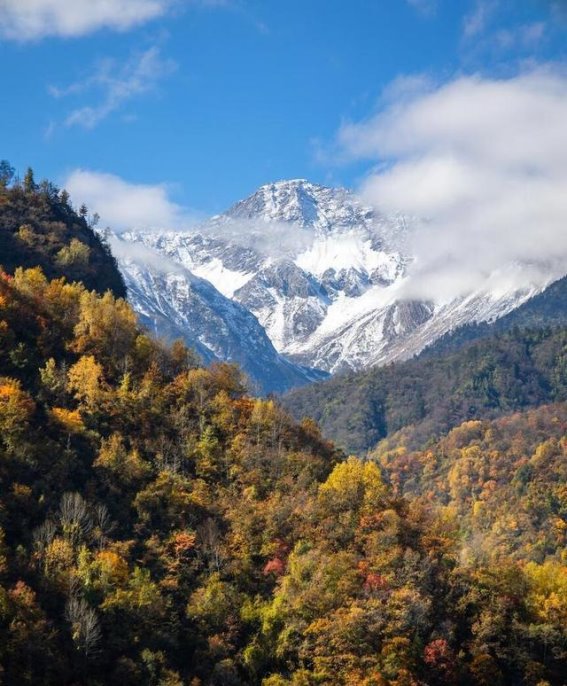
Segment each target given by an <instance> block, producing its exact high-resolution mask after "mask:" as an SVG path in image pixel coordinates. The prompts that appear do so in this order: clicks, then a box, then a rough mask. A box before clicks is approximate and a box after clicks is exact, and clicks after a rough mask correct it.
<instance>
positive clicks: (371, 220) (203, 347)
mask: <svg viewBox="0 0 567 686" xmlns="http://www.w3.org/2000/svg"><path fill="white" fill-rule="evenodd" d="M411 223H412V222H411V220H409V219H407V218H404V217H402V216H399V215H396V216H384V215H382V214H380V213H379V212H378V211H376V210H374V209H372V208H370V207H366V206H364V205H363V204H361V202H360V201H359V200H358V199H357V198H356V197H355V196H354V195H353V194H352V193H350V192H349V191H347V190H345V189H334V188H326V187H324V186H319V185H316V184H312V183H309V182H308V181H305V180H303V179H298V180H292V181H280V182H277V183H272V184H268V185H266V186H262V187H261V188H260V189H258V191H257V192H256V193H254V194H253V195H251V196H250V197H249V198H246V199H245V200H242V201H241V202H239V203H237V204H236V205H234V206H233V207H231V208H230V209H229V210H228V211H227V212H225V213H224V214H221V215H217V216H215V217H212V218H211V219H210V220H208V221H207V222H205V223H203V224H202V225H200V226H199V227H197V228H196V229H195V230H193V231H190V232H172V231H135V230H132V231H128V232H126V233H124V234H122V235H121V237H120V239H121V240H120V250H119V255H118V256H119V264H120V267H121V269H122V271H123V274H124V276H125V278H126V281H127V285H128V288H129V293H130V299H131V301H132V303H133V305H134V307H135V308H136V309H137V311H138V312H139V313H140V314H141V316H142V318H143V319H144V321H146V322H147V323H150V324H151V326H152V327H153V328H155V329H156V330H157V331H158V332H161V333H162V334H164V335H167V336H171V335H173V334H174V333H175V335H182V336H184V337H185V338H186V340H188V341H189V343H192V344H193V345H195V346H196V347H197V349H198V350H199V351H200V352H201V353H202V354H203V356H204V357H205V359H212V358H217V359H231V360H235V361H239V362H241V363H242V364H243V365H244V367H245V368H246V369H247V370H248V371H249V373H250V374H251V376H253V377H254V378H255V379H257V380H259V381H260V385H261V386H262V387H263V389H264V390H281V389H283V388H284V387H289V386H291V385H296V384H298V383H305V382H306V381H309V380H312V379H313V378H314V377H313V373H312V372H309V371H308V368H313V367H315V368H317V369H319V370H322V371H324V372H331V373H333V372H337V371H339V370H343V369H360V368H364V367H368V366H371V365H375V364H384V363H387V362H391V361H394V360H400V359H405V358H407V357H410V356H412V355H414V354H416V353H418V352H420V351H421V350H422V349H423V348H424V347H426V346H427V345H429V344H430V343H432V342H433V341H434V340H436V339H437V338H438V337H439V336H441V335H443V334H444V333H446V332H447V331H450V330H451V329H453V328H455V327H456V326H459V325H461V324H464V323H468V322H478V321H486V320H491V319H496V318H498V317H501V316H503V315H505V314H507V313H508V312H510V311H511V310H513V309H514V308H515V307H517V306H519V305H520V304H521V303H522V302H524V301H525V300H527V299H528V298H530V297H531V296H532V295H535V294H536V293H537V292H539V291H540V290H542V288H543V285H544V284H531V283H530V282H529V280H528V279H527V277H526V279H524V283H522V278H521V275H522V273H523V272H522V267H521V266H519V265H517V266H516V267H515V269H517V270H518V271H519V273H520V278H518V274H517V273H515V274H514V277H515V278H509V279H507V280H506V279H499V281H498V283H497V284H496V283H490V282H487V286H486V287H485V288H484V289H482V290H481V291H478V292H474V293H470V294H467V295H466V296H460V297H458V298H454V299H449V300H447V301H446V302H443V303H434V302H428V301H415V300H413V301H408V300H407V299H404V298H403V297H402V288H403V285H404V283H405V282H406V281H407V279H408V269H409V266H410V265H411V262H412V255H411V252H410V248H409V247H408V246H409V240H408V235H409V228H410V227H411ZM140 251H146V253H147V254H146V256H145V258H144V257H143V255H142V256H141V258H140V259H135V257H134V256H135V255H138V256H140ZM148 255H151V256H152V258H151V259H149V258H148ZM158 256H159V257H158ZM518 283H521V284H522V286H521V287H520V288H519V287H518V285H517V284H518ZM276 351H277V352H276ZM298 365H301V366H298ZM268 369H269V370H272V371H270V372H269V373H267V372H266V370H268ZM275 369H277V370H278V371H273V370H275ZM263 370H264V371H263ZM270 375H275V376H270ZM263 377H265V378H263ZM270 379H273V380H270ZM276 381H277V382H276Z"/></svg>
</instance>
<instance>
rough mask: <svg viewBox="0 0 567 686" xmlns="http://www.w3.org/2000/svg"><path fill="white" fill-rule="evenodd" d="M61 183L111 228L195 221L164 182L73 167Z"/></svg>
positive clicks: (178, 225)
mask: <svg viewBox="0 0 567 686" xmlns="http://www.w3.org/2000/svg"><path fill="white" fill-rule="evenodd" d="M63 186H64V188H66V189H67V190H68V191H69V193H70V195H71V198H72V200H73V202H74V203H75V205H77V206H78V205H80V204H82V203H85V204H86V205H87V207H88V208H89V210H90V212H92V213H95V212H97V213H98V214H99V215H100V217H101V222H102V224H103V225H104V226H107V225H108V226H109V227H110V228H111V229H112V230H113V231H122V230H124V229H127V228H138V229H147V228H155V229H163V228H166V229H167V228H171V229H184V228H188V227H189V226H190V225H192V224H193V223H194V219H193V217H192V216H191V214H190V213H189V212H188V210H187V209H186V208H184V207H182V206H181V205H178V204H177V203H175V202H174V201H173V200H171V198H170V197H169V191H168V187H167V186H166V185H165V184H156V185H150V184H136V183H129V182H128V181H125V180H124V179H121V178H120V177H119V176H115V175H114V174H105V173H101V172H95V171H89V170H87V169H76V170H74V171H73V172H71V174H69V176H68V177H67V179H66V180H65V182H64V183H63Z"/></svg>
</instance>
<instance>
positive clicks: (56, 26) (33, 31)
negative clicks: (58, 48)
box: [0, 0, 172, 41]
mask: <svg viewBox="0 0 567 686" xmlns="http://www.w3.org/2000/svg"><path fill="white" fill-rule="evenodd" d="M171 5H172V0H1V1H0V34H1V35H2V36H4V37H5V38H8V39H12V40H18V41H26V40H37V39H40V38H44V37H46V36H62V37H76V36H83V35H86V34H88V33H91V32H93V31H97V30H99V29H103V28H108V29H114V30H117V31H125V30H127V29H130V28H132V27H134V26H137V25H140V24H143V23H145V22H147V21H149V20H151V19H155V18H156V17H159V16H161V15H163V14H164V13H165V12H166V11H167V10H168V9H169V7H170V6H171Z"/></svg>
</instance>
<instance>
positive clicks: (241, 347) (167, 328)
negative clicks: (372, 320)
mask: <svg viewBox="0 0 567 686" xmlns="http://www.w3.org/2000/svg"><path fill="white" fill-rule="evenodd" d="M110 245H111V247H112V250H113V252H114V254H115V255H116V257H117V259H118V265H119V267H120V270H121V271H122V274H123V276H124V280H125V282H126V286H127V288H128V298H129V300H130V302H131V304H132V306H133V307H134V309H135V310H136V312H137V313H138V316H139V318H140V320H141V322H142V323H143V324H144V325H145V326H146V327H147V328H148V329H149V330H151V331H153V332H154V333H155V334H157V335H158V336H161V337H163V338H166V339H169V340H173V339H175V338H182V339H184V340H185V341H186V342H187V343H188V344H189V345H190V346H191V347H193V348H194V349H195V350H196V351H197V352H198V353H199V355H200V356H201V357H202V358H203V360H204V361H205V362H206V363H209V362H214V361H220V360H227V361H231V362H237V363H238V364H239V365H240V366H241V367H242V369H243V370H244V371H245V372H246V373H247V375H248V377H249V379H250V381H251V385H252V390H255V391H257V392H261V393H269V392H273V391H284V390H287V389H288V388H291V387H294V386H300V385H303V384H305V383H309V382H311V381H316V380H320V379H322V378H324V377H325V374H324V373H322V372H320V371H317V370H312V369H308V368H304V367H302V366H300V365H298V364H294V363H292V362H290V361H288V360H287V359H285V358H284V357H283V356H281V355H280V354H279V353H278V352H277V351H276V349H275V348H274V346H273V345H272V343H271V341H270V339H269V338H268V336H267V335H266V332H265V331H264V329H263V328H262V326H261V325H260V324H259V322H258V320H257V319H256V317H255V316H254V315H253V314H252V313H251V312H249V311H248V310H247V309H246V308H245V307H243V306H242V305H240V304H239V303H238V302H236V301H234V300H231V299H229V298H227V297H226V296H224V295H223V294H222V293H221V292H220V291H218V290H217V289H216V288H215V287H214V286H213V285H212V284H211V283H210V282H209V281H207V280H205V279H202V278H200V277H198V276H195V274H192V273H191V272H190V271H189V270H188V269H187V268H185V267H183V266H182V265H180V264H179V263H176V262H173V261H172V260H170V259H168V258H165V257H163V256H160V255H159V254H158V253H156V252H154V251H152V250H151V249H150V248H148V247H147V246H140V245H134V246H132V245H130V244H128V243H127V242H126V241H124V240H123V239H122V238H120V237H118V236H112V237H111V238H110Z"/></svg>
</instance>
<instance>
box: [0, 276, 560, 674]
mask: <svg viewBox="0 0 567 686" xmlns="http://www.w3.org/2000/svg"><path fill="white" fill-rule="evenodd" d="M0 337H1V341H0V541H1V542H0V675H1V680H2V683H4V684H6V685H7V686H12V685H16V684H17V685H18V686H20V685H22V684H33V685H34V686H35V685H38V684H40V685H41V684H43V685H45V686H51V685H55V684H57V686H61V685H64V684H69V685H71V684H81V685H83V684H89V685H92V686H95V685H96V686H98V685H101V686H102V685H103V684H104V685H112V684H116V685H120V686H126V685H127V684H132V685H136V686H139V685H147V686H155V685H158V686H181V685H187V686H199V685H202V686H209V685H210V686H231V685H234V686H237V685H239V684H241V685H244V684H246V685H254V684H258V685H260V684H261V685H262V686H315V685H321V684H324V685H328V686H331V685H333V686H336V685H338V686H347V685H352V684H360V685H363V686H364V685H366V686H376V685H378V686H425V685H430V686H431V685H433V686H434V685H438V686H443V685H449V684H452V685H456V684H461V685H465V686H469V685H470V686H481V685H485V684H501V685H502V686H508V685H510V686H512V685H514V684H519V683H522V684H526V686H543V685H544V684H559V683H561V681H562V679H563V675H564V674H565V667H566V664H567V661H566V655H567V653H566V651H567V646H566V644H565V626H566V621H565V620H566V616H567V594H566V592H565V579H566V578H567V577H566V575H567V568H566V567H565V566H564V561H563V560H562V559H561V556H560V555H559V552H558V551H553V550H551V549H546V552H548V553H549V559H546V560H545V561H541V560H540V561H539V562H536V561H533V558H530V557H525V558H522V557H521V556H518V555H517V554H516V551H512V552H514V557H513V558H511V557H510V555H509V554H508V550H507V549H506V548H505V547H501V549H500V552H499V555H498V556H492V557H491V558H490V559H486V558H482V557H478V558H475V559H465V558H464V557H463V555H462V554H461V545H460V531H459V526H458V521H457V519H456V518H455V517H454V516H452V515H451V512H449V511H447V512H443V513H442V514H441V515H438V514H437V513H436V511H435V509H434V508H433V507H432V506H431V505H430V504H426V503H420V502H418V501H417V500H416V501H414V502H412V503H410V502H408V501H407V500H404V499H402V498H400V497H398V496H397V495H396V494H395V493H394V492H392V491H391V490H390V489H389V488H388V487H387V485H385V484H384V482H383V479H382V477H381V474H380V469H379V467H378V465H377V464H376V463H374V462H362V461H359V460H357V459H355V458H350V459H348V460H346V461H345V460H344V456H343V455H342V454H341V453H339V452H337V451H336V450H335V449H334V448H333V446H332V445H331V444H330V443H328V442H326V441H325V440H323V439H322V437H321V435H320V433H319V431H318V429H317V427H316V426H315V425H314V423H313V422H311V421H305V422H303V423H301V424H296V423H294V422H293V421H292V420H291V419H290V418H289V416H288V415H287V414H286V413H285V412H284V411H283V410H282V409H281V408H280V407H279V406H278V405H277V404H276V403H274V401H272V400H255V399H253V398H250V397H248V396H247V395H246V391H245V389H244V387H243V385H242V380H241V377H240V374H239V372H238V370H237V369H235V368H234V367H232V366H230V365H218V366H216V367H212V368H211V369H208V370H207V369H202V368H199V367H197V366H196V364H195V359H194V356H193V355H192V354H191V352H190V351H188V350H187V349H186V348H185V347H184V346H183V345H181V344H175V345H173V346H172V347H171V348H166V347H163V346H162V345H161V344H160V343H158V342H156V341H155V340H153V339H152V338H150V337H148V335H147V334H146V333H145V332H144V331H143V330H141V329H140V328H139V326H138V324H137V322H136V319H135V316H134V314H133V312H132V311H131V310H130V308H129V307H128V305H127V304H126V303H125V302H124V301H123V300H121V299H116V298H115V297H114V296H113V295H111V294H110V293H106V294H105V295H97V294H96V293H95V292H92V291H89V290H87V289H86V288H85V287H84V286H83V285H81V284H74V285H70V284H68V283H66V282H65V281H64V280H62V279H59V280H53V281H49V280H47V279H46V278H45V276H44V275H43V274H42V273H41V271H40V270H39V269H33V270H27V271H26V270H21V269H17V270H16V271H15V274H14V275H13V276H11V275H8V274H3V275H2V276H1V277H0ZM542 350H543V349H542ZM540 352H541V351H540ZM542 354H543V353H542Z"/></svg>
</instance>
